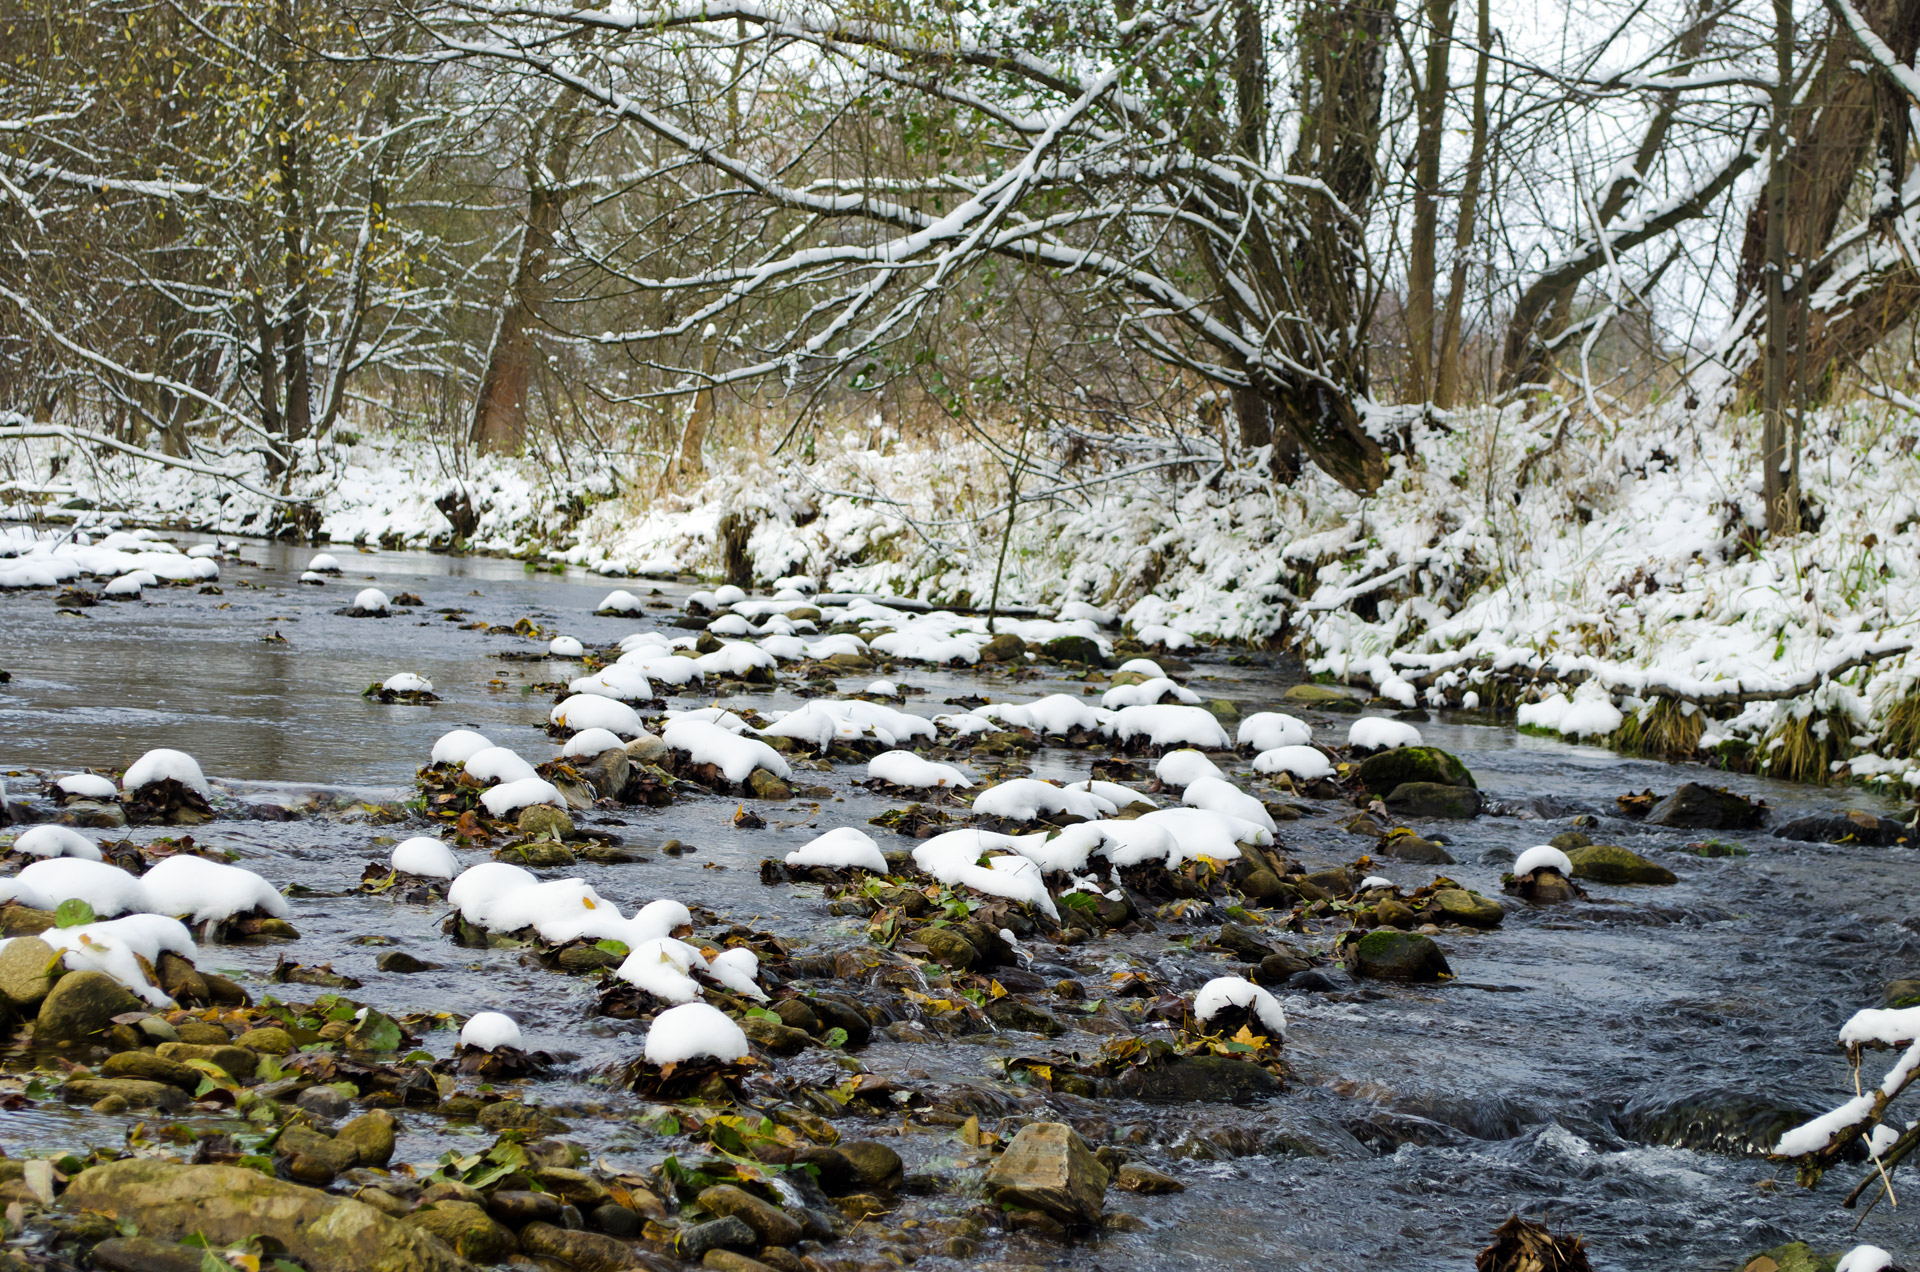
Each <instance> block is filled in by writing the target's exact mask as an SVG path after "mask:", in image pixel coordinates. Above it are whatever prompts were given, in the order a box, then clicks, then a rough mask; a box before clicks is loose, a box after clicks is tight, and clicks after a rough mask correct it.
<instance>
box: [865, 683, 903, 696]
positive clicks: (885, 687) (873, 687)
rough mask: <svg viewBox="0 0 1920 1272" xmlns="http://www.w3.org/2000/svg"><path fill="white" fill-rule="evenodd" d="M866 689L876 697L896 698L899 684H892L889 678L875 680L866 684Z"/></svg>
mask: <svg viewBox="0 0 1920 1272" xmlns="http://www.w3.org/2000/svg"><path fill="white" fill-rule="evenodd" d="M866 691H867V692H868V693H870V694H872V695H874V696H875V697H876V698H898V697H899V696H900V686H899V685H896V684H894V683H893V681H891V680H876V681H874V682H873V683H872V684H870V685H868V686H867V690H866Z"/></svg>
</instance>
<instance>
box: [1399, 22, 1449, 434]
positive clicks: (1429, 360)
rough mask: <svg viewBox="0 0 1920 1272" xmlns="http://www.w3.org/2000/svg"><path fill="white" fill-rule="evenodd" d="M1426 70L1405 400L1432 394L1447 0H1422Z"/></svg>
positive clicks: (1419, 99)
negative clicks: (1424, 21) (1424, 16)
mask: <svg viewBox="0 0 1920 1272" xmlns="http://www.w3.org/2000/svg"><path fill="white" fill-rule="evenodd" d="M1423 8H1424V9H1425V11H1426V18H1427V56H1426V68H1425V72H1424V74H1423V76H1422V80H1421V82H1420V83H1419V84H1418V85H1416V86H1415V89H1414V92H1415V101H1414V115H1415V119H1416V128H1415V136H1414V144H1413V156H1414V157H1413V226H1412V230H1411V234H1410V237H1409V238H1408V242H1407V304H1406V322H1407V381H1408V383H1407V398H1408V400H1409V401H1414V402H1424V401H1427V400H1429V399H1430V398H1431V397H1432V396H1433V392H1434V386H1435V383H1436V381H1437V379H1438V373H1437V372H1436V369H1435V366H1434V357H1435V349H1434V330H1433V323H1434V307H1435V296H1434V291H1435V287H1436V284H1437V283H1438V280H1439V242H1438V240H1439V234H1440V146H1441V141H1442V140H1443V138H1444V136H1445V125H1446V113H1447V91H1448V88H1449V85H1448V81H1447V60H1448V57H1449V56H1450V55H1451V54H1452V52H1453V20H1454V4H1453V0H1424V4H1423Z"/></svg>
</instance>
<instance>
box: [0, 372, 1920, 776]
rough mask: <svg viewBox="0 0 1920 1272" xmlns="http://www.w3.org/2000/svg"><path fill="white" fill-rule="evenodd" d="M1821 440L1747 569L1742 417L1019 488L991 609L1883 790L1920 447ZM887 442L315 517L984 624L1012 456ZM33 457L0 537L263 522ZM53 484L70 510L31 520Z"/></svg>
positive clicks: (1494, 429)
mask: <svg viewBox="0 0 1920 1272" xmlns="http://www.w3.org/2000/svg"><path fill="white" fill-rule="evenodd" d="M1816 425H1817V426H1815V427H1812V428H1811V429H1810V432H1809V435H1808V436H1807V438H1806V443H1805V451H1804V455H1803V459H1802V481H1803V485H1804V488H1805V492H1806V494H1807V496H1808V498H1809V499H1810V500H1811V503H1812V506H1813V509H1814V513H1813V516H1814V519H1815V522H1816V524H1815V525H1814V527H1813V528H1811V529H1809V530H1808V531H1806V532H1805V533H1803V534H1801V535H1799V536H1797V537H1796V538H1793V539H1791V540H1787V541H1784V542H1780V543H1768V544H1764V545H1762V546H1759V547H1757V548H1756V547H1751V546H1749V544H1752V543H1754V542H1756V541H1757V539H1758V536H1757V535H1756V533H1755V528H1756V527H1757V526H1758V525H1759V524H1760V498H1759V484H1760V479H1759V472H1758V466H1757V462H1756V458H1755V440H1756V434H1757V422H1755V421H1753V420H1749V419H1736V420H1732V421H1723V422H1720V423H1717V424H1715V425H1713V426H1712V427H1710V428H1709V427H1706V426H1702V425H1699V424H1697V423H1695V422H1693V421H1691V420H1688V419H1686V418H1684V417H1678V416H1670V415H1667V414H1663V413H1659V412H1653V413H1649V414H1647V415H1645V416H1643V417H1638V418H1631V419H1626V420H1624V421H1621V422H1619V423H1618V424H1617V426H1616V428H1617V431H1616V432H1615V433H1614V434H1613V435H1612V436H1611V437H1604V438H1603V437H1599V436H1592V435H1575V436H1570V437H1568V438H1567V439H1566V440H1564V442H1563V444H1562V445H1561V446H1560V447H1559V449H1558V450H1556V451H1553V452H1552V453H1551V454H1550V455H1548V456H1547V457H1546V458H1544V459H1543V460H1540V461H1534V462H1533V463H1532V465H1531V469H1530V471H1529V469H1528V461H1527V458H1526V457H1527V455H1528V454H1529V453H1530V452H1531V451H1533V450H1536V449H1538V448H1539V447H1540V445H1541V442H1542V440H1543V439H1542V438H1541V437H1540V435H1539V434H1538V433H1537V432H1535V431H1533V429H1532V428H1531V427H1530V426H1529V425H1527V424H1526V423H1525V422H1524V421H1522V420H1520V419H1519V418H1518V417H1517V416H1516V415H1514V414H1512V413H1508V414H1506V415H1504V416H1500V417H1495V416H1492V415H1482V416H1476V417H1471V418H1467V419H1461V420H1458V421H1456V422H1455V427H1454V429H1453V430H1452V431H1451V432H1440V431H1430V432H1426V433H1423V434H1422V435H1421V436H1420V438H1419V448H1418V449H1419V458H1418V460H1417V461H1413V462H1406V461H1396V465H1397V467H1396V471H1395V473H1394V475H1393V477H1392V478H1391V479H1390V480H1389V481H1388V482H1387V484H1386V485H1385V487H1384V488H1383V489H1382V490H1381V491H1380V493H1379V494H1377V495H1375V496H1373V497H1372V498H1369V499H1361V498H1359V497H1357V496H1354V495H1353V494H1351V493H1349V492H1347V491H1344V490H1341V489H1339V488H1338V487H1337V486H1335V485H1334V484H1333V483H1331V482H1330V481H1328V480H1326V479H1325V478H1324V477H1321V476H1320V475H1319V474H1317V473H1309V474H1308V475H1307V476H1305V477H1303V478H1302V479H1301V480H1300V481H1299V482H1298V483H1296V484H1295V485H1293V486H1290V487H1276V486H1273V485H1270V484H1269V483H1267V482H1266V481H1264V480H1263V479H1262V478H1261V477H1260V475H1259V467H1258V459H1259V457H1258V456H1248V457H1244V458H1243V459H1242V460H1241V461H1240V462H1238V463H1236V464H1229V465H1227V466H1225V467H1222V466H1221V465H1220V463H1219V462H1218V460H1217V458H1216V459H1208V458H1206V457H1204V456H1201V457H1196V459H1195V460H1194V462H1193V463H1192V464H1190V465H1183V466H1170V465H1165V464H1163V465H1161V466H1159V467H1156V468H1149V469H1147V470H1146V471H1142V472H1136V473H1134V474H1133V475H1130V476H1118V477H1116V476H1115V474H1114V472H1113V470H1111V469H1108V470H1104V471H1103V470H1101V469H1099V468H1098V467H1097V465H1092V464H1083V465H1081V466H1079V467H1076V468H1075V469H1073V470H1071V471H1070V472H1069V473H1067V474H1066V475H1065V476H1063V477H1054V478H1042V477H1039V476H1036V475H1034V474H1031V473H1029V474H1027V475H1026V476H1025V477H1023V479H1022V485H1023V496H1022V502H1021V504H1020V505H1019V512H1018V521H1017V523H1016V526H1015V529H1014V533H1013V536H1012V539H1011V542H1010V545H1009V550H1008V551H1007V553H1006V557H1005V567H1004V578H1003V581H1002V584H1001V596H1002V602H1003V603H1007V604H1022V605H1031V606H1036V607H1039V608H1040V609H1041V610H1043V611H1045V612H1054V611H1056V610H1058V609H1060V607H1062V606H1065V605H1072V606H1074V609H1073V610H1072V612H1070V613H1069V614H1068V615H1067V617H1071V618H1094V619H1095V620H1096V621H1098V619H1100V618H1101V617H1103V616H1110V617H1111V618H1113V619H1115V620H1118V621H1120V622H1122V623H1124V624H1126V625H1128V626H1130V627H1131V628H1133V629H1134V630H1135V631H1136V632H1140V631H1142V630H1144V629H1147V628H1149V627H1164V628H1171V629H1173V631H1172V632H1155V633H1153V635H1158V636H1160V637H1161V638H1162V639H1163V640H1165V639H1166V638H1168V637H1169V636H1171V637H1172V638H1173V639H1175V640H1177V639H1178V637H1177V633H1178V632H1183V631H1184V632H1191V633H1195V634H1197V635H1199V636H1201V637H1203V638H1220V639H1228V640H1236V641H1248V642H1255V643H1268V642H1275V643H1286V644H1289V645H1293V646H1295V647H1297V648H1298V649H1299V650H1300V652H1301V653H1302V654H1303V655H1304V656H1305V657H1306V658H1307V659H1308V661H1309V666H1310V667H1311V669H1312V670H1313V671H1314V672H1316V673H1318V674H1321V675H1324V676H1326V677H1329V678H1333V679H1347V680H1351V681H1354V682H1356V683H1364V684H1367V685H1369V686H1371V687H1372V688H1374V689H1375V690H1376V691H1377V692H1378V693H1380V694H1381V695H1382V696H1385V697H1387V698H1390V699H1397V700H1399V701H1401V702H1403V703H1404V704H1406V705H1409V706H1411V705H1415V704H1416V703H1431V704H1438V703H1447V704H1452V705H1466V706H1474V705H1481V706H1488V707H1492V706H1506V705H1513V704H1517V705H1520V706H1521V707H1522V709H1523V714H1522V717H1521V722H1522V723H1523V724H1527V725H1531V726H1533V727H1536V728H1545V729H1550V730H1558V731H1562V732H1565V733H1568V734H1570V735H1577V736H1589V737H1596V736H1602V735H1606V734H1609V733H1612V732H1613V731H1614V730H1615V729H1616V728H1618V727H1619V726H1620V725H1621V724H1622V723H1623V722H1628V723H1631V722H1632V721H1633V718H1634V717H1635V716H1636V715H1637V714H1639V713H1641V712H1643V711H1644V710H1646V709H1647V708H1648V707H1649V705H1650V704H1652V703H1653V702H1655V701H1656V700H1658V699H1660V698H1663V697H1664V698H1665V699H1667V700H1669V705H1670V706H1671V707H1672V709H1673V710H1675V711H1677V712H1678V715H1679V718H1681V719H1685V718H1686V717H1688V716H1690V715H1691V714H1692V712H1693V711H1694V709H1695V706H1694V704H1705V705H1707V707H1708V715H1709V716H1710V717H1711V718H1710V719H1709V720H1708V721H1707V723H1706V724H1705V726H1704V736H1703V737H1702V738H1701V739H1700V743H1699V745H1700V746H1701V747H1702V748H1703V749H1705V748H1711V747H1713V746H1715V745H1716V744H1718V743H1720V742H1722V741H1724V740H1727V739H1743V740H1745V741H1747V742H1751V743H1756V744H1758V745H1759V747H1760V750H1759V753H1758V754H1759V755H1760V756H1762V757H1765V756H1767V755H1768V754H1769V747H1776V746H1779V745H1783V744H1784V743H1783V734H1784V733H1786V732H1790V731H1791V730H1790V729H1789V728H1788V727H1787V726H1790V725H1792V724H1793V723H1794V722H1796V721H1797V722H1799V723H1800V724H1801V725H1802V726H1804V728H1803V729H1802V732H1803V733H1804V734H1805V735H1806V736H1807V737H1810V738H1812V739H1813V740H1814V741H1815V742H1818V743H1820V744H1821V745H1822V746H1824V747H1825V749H1824V750H1823V751H1821V752H1820V756H1819V758H1820V762H1821V763H1822V764H1826V765H1829V766H1830V765H1832V764H1835V763H1839V762H1842V761H1845V762H1846V763H1847V768H1846V769H1845V770H1843V771H1844V772H1846V773H1850V774H1851V775H1852V776H1854V777H1856V778H1877V779H1878V780H1882V781H1887V780H1895V779H1896V778H1898V777H1900V776H1902V775H1904V774H1905V773H1906V772H1908V770H1909V765H1908V762H1907V761H1906V760H1905V759H1904V758H1902V757H1898V756H1892V755H1886V754H1884V752H1886V751H1887V750H1888V749H1889V748H1888V746H1887V745H1885V743H1886V742H1887V741H1888V739H1885V738H1882V737H1880V736H1878V734H1879V733H1880V732H1882V731H1883V726H1884V724H1885V722H1886V720H1887V716H1888V712H1889V711H1890V710H1891V709H1892V707H1893V706H1894V704H1895V703H1896V702H1898V701H1899V700H1900V699H1901V698H1903V697H1904V696H1906V695H1907V694H1908V693H1909V691H1910V690H1912V689H1913V688H1914V680H1915V674H1914V672H1913V671H1912V670H1910V666H1912V665H1913V663H1914V660H1913V657H1912V655H1910V654H1907V653H1905V652H1904V647H1905V645H1906V644H1907V643H1908V642H1909V641H1910V640H1912V639H1913V637H1914V633H1915V630H1916V623H1917V622H1920V457H1916V455H1915V454H1914V449H1915V448H1914V440H1915V437H1916V436H1920V421H1916V420H1915V419H1914V418H1913V417H1912V416H1910V415H1907V414H1905V413H1902V412H1897V411H1893V410H1890V409H1885V408H1877V407H1876V408H1873V409H1867V408H1865V407H1853V408H1847V409H1840V410H1834V411H1830V412H1826V413H1824V414H1822V415H1821V416H1819V417H1818V418H1817V421H1816ZM871 436H874V434H869V433H866V432H859V433H849V434H848V435H847V436H846V437H845V438H844V439H842V440H843V444H842V445H839V446H836V445H835V444H833V442H832V441H831V439H828V440H827V442H826V444H824V445H822V446H821V447H819V449H818V451H817V453H816V457H815V458H814V460H813V461H812V462H810V463H805V464H803V463H799V462H795V461H790V460H787V459H785V458H782V459H781V460H778V461H771V462H770V461H766V460H764V459H761V458H760V457H758V456H744V455H724V454H723V455H720V456H717V457H716V458H715V461H714V467H715V471H714V473H713V475H712V476H710V477H709V478H708V479H707V480H706V482H705V483H704V484H703V485H701V486H700V487H698V488H697V489H695V490H693V491H691V492H688V493H687V494H685V495H684V496H681V497H676V498H671V499H662V500H655V499H652V498H651V497H649V494H648V491H649V489H650V487H651V484H652V479H653V474H652V473H651V472H641V473H630V472H621V471H618V470H617V469H616V468H614V467H611V466H608V465H606V464H582V463H580V462H579V461H578V460H575V461H574V465H573V468H572V470H571V471H569V470H568V469H567V468H566V466H565V465H564V464H563V463H562V461H561V458H560V457H559V456H557V455H549V456H546V457H543V458H530V459H517V460H506V459H484V460H461V461H459V462H458V463H456V462H454V460H453V458H452V457H451V456H450V455H449V453H448V452H446V451H445V450H443V449H441V448H437V447H435V446H433V445H430V444H427V443H409V442H404V441H397V440H392V439H387V440H372V439H370V440H365V441H360V442H357V443H356V444H353V445H328V446H325V447H322V448H320V449H319V450H317V451H315V452H312V453H311V454H310V455H309V456H308V457H307V462H306V463H305V464H304V465H303V467H305V468H307V469H311V470H312V475H310V476H307V477H304V478H302V479H301V481H300V483H299V484H298V486H297V489H299V490H300V491H301V493H304V494H310V495H313V496H315V497H316V499H317V506H318V509H319V511H320V514H321V521H320V526H321V529H322V531H323V532H324V533H326V534H328V535H330V536H331V537H332V538H334V539H335V540H357V541H361V542H368V543H387V544H390V545H430V544H435V543H440V544H444V543H446V542H447V541H449V539H450V537H451V533H452V531H451V527H450V525H449V522H448V520H447V518H446V517H445V516H443V515H442V514H441V513H440V511H439V510H438V509H437V508H436V507H435V501H436V500H437V499H440V498H441V497H443V496H445V495H447V494H448V493H450V492H453V491H464V492H465V493H466V494H467V495H468V497H469V498H470V499H471V501H472V504H473V507H474V509H475V511H476V513H477V514H478V528H477V529H476V530H475V532H474V534H473V536H472V537H471V539H470V546H472V547H473V548H475V549H478V550H483V551H494V552H505V553H511V554H514V555H520V556H527V555H535V554H538V555H544V556H546V557H548V558H550V559H554V560H559V561H566V562H569V563H572V564H576V565H580V566H585V567H588V568H591V569H595V570H600V571H603V572H606V573H610V574H642V575H647V574H651V575H674V574H680V573H685V572H693V573H700V574H705V575H709V576H711V575H713V574H715V573H716V572H717V571H718V570H719V569H720V565H721V562H720V547H719V543H718V537H717V536H718V527H719V523H720V521H721V519H722V518H723V517H724V516H726V515H728V514H734V515H738V516H742V517H745V518H746V519H747V520H748V521H749V522H750V523H751V525H752V530H751V533H750V536H749V539H748V544H747V548H748V554H749V557H750V559H751V561H752V563H753V567H754V570H755V573H756V575H757V576H758V577H759V578H761V579H764V580H772V579H777V578H782V577H786V576H793V575H805V576H808V577H810V578H812V579H813V580H814V581H815V582H816V583H817V584H819V585H820V586H821V587H822V588H825V589H828V590H834V591H863V592H885V593H892V594H896V595H901V596H908V597H915V598H919V599H922V600H926V601H930V602H934V603H936V604H939V603H945V604H949V605H959V606H965V605H984V604H985V603H986V601H987V598H988V595H989V593H990V591H991V589H992V583H993V578H994V573H995V568H996V564H997V563H998V561H999V558H1000V549H1001V532H1002V528H1003V526H1004V506H1005V498H1006V493H1005V492H1006V489H1007V484H1006V475H1005V472H1004V469H1003V468H1002V467H1001V465H1000V463H999V462H998V460H997V458H996V456H995V455H994V454H993V453H992V452H990V451H989V450H988V449H987V448H986V447H984V446H983V445H980V444H977V443H974V442H964V441H957V440H948V441H944V442H942V443H941V444H940V445H938V446H931V445H926V446H915V445H913V444H911V443H899V442H894V443H892V444H891V445H890V446H889V447H888V448H887V449H884V450H876V449H869V448H867V442H868V438H869V437H871ZM37 445H44V446H45V447H47V448H48V449H45V450H41V451H38V452H35V454H34V462H33V463H31V464H30V465H29V464H22V463H20V462H16V463H15V464H14V465H13V467H12V472H13V473H14V474H15V477H16V480H15V481H14V482H12V483H9V484H8V485H6V486H4V487H0V515H12V516H20V515H25V514H27V513H30V512H31V511H32V507H30V506H29V505H30V504H37V506H38V507H39V508H40V509H41V510H43V511H44V510H46V509H48V508H49V507H56V506H58V505H59V504H61V503H65V502H68V501H70V500H73V499H81V500H86V501H88V502H90V503H92V504H94V505H96V506H97V507H98V508H99V509H101V510H119V511H120V512H121V513H123V514H124V516H125V517H126V518H127V519H129V520H139V521H145V522H158V523H163V524H173V525H181V526H191V527H193V528H198V529H211V530H224V531H239V530H247V529H258V528H259V527H260V526H261V525H263V524H264V523H265V521H266V518H267V516H268V514H269V511H270V510H269V509H268V508H267V507H266V505H265V504H264V503H263V502H262V501H260V500H259V499H258V498H257V497H255V496H252V495H249V494H247V493H245V492H244V491H237V490H235V489H234V488H232V487H230V486H223V485H221V484H220V483H218V482H217V481H215V480H213V479H211V478H203V477H196V476H191V475H186V474H180V473H166V474H158V473H156V472H155V470H153V469H152V468H151V467H149V466H147V465H146V464H144V463H143V462H141V461H137V460H132V459H128V458H125V457H120V456H114V457H111V458H107V459H100V458H97V457H92V456H86V457H80V458H74V457H71V456H69V457H68V458H67V459H66V461H65V462H64V463H63V464H62V466H61V469H60V472H59V475H58V477H57V478H56V479H55V480H53V481H52V482H51V483H49V482H48V480H47V478H46V474H47V471H48V460H49V459H50V458H51V457H52V454H53V451H52V449H51V448H53V447H54V446H56V445H58V444H57V443H37ZM1142 467H1145V466H1142ZM1523 475H1524V477H1523ZM49 486H51V488H52V489H53V491H54V493H53V494H52V495H51V497H49V496H47V495H46V494H44V493H42V494H38V495H29V493H28V492H30V491H42V492H44V491H45V490H46V489H47V488H48V487H49ZM1036 494H1038V495H1039V496H1041V497H1039V498H1036V497H1035V496H1036ZM82 515H84V516H87V517H89V518H90V519H92V520H96V521H101V522H103V524H104V523H106V522H110V521H111V517H110V516H109V515H106V513H105V512H104V511H102V512H94V513H88V514H82ZM0 550H4V548H0ZM1100 611H1104V612H1105V614H1104V615H1102V614H1101V613H1100ZM1830 673H1837V674H1830ZM1782 695H1784V696H1782ZM1805 740H1806V737H1803V738H1801V739H1800V741H1802V742H1804V741H1805ZM1854 752H1861V754H1857V755H1855V754H1853V753H1854ZM1874 752H1882V753H1883V754H1874ZM1916 776H1917V777H1920V772H1916Z"/></svg>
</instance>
